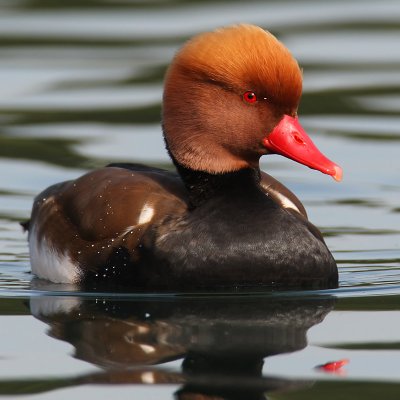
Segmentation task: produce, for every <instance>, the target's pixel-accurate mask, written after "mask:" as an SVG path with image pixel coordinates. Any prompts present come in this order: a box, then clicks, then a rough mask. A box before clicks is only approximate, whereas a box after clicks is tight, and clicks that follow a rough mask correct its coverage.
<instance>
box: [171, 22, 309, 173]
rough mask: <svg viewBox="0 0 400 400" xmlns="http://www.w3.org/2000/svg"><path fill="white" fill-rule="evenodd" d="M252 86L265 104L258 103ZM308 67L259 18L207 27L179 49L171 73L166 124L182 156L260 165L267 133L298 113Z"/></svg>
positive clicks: (224, 167) (211, 164)
mask: <svg viewBox="0 0 400 400" xmlns="http://www.w3.org/2000/svg"><path fill="white" fill-rule="evenodd" d="M246 91H252V92H255V93H257V95H258V96H259V97H260V99H261V98H262V99H263V100H265V101H264V105H261V103H260V104H259V105H257V107H253V109H252V110H250V108H249V107H245V106H244V105H243V101H242V95H243V93H245V92H246ZM301 91H302V73H301V70H300V68H299V66H298V64H297V62H296V60H295V59H294V58H293V57H292V55H291V54H290V52H289V50H287V49H286V47H285V46H284V45H283V44H282V43H281V42H279V41H278V40H277V39H276V38H275V37H274V36H273V35H272V34H270V33H268V32H266V31H264V30H263V29H261V28H259V27H257V26H253V25H235V26H230V27H226V28H221V29H218V30H215V31H213V32H209V33H204V34H200V35H198V36H196V37H194V38H193V39H191V40H189V41H188V42H187V43H186V44H185V45H184V46H183V47H182V49H181V50H180V51H179V52H178V53H177V54H176V56H175V58H174V60H173V62H172V64H171V66H170V68H169V70H168V72H167V75H166V79H165V90H164V106H163V124H164V133H165V137H166V141H167V145H168V148H169V150H170V152H171V154H172V155H173V157H174V158H175V160H176V161H178V162H179V163H181V164H183V165H185V166H186V167H190V168H192V169H197V170H205V171H208V172H213V173H219V172H227V171H233V170H237V169H240V168H244V167H254V166H256V165H258V159H259V157H260V156H261V155H262V154H265V148H262V145H261V141H262V138H263V137H265V135H266V134H268V132H269V131H271V130H272V128H273V127H274V126H275V124H276V123H277V122H278V120H279V119H280V118H281V117H282V115H283V113H290V114H294V113H295V112H296V110H297V107H298V104H299V101H300V97H301Z"/></svg>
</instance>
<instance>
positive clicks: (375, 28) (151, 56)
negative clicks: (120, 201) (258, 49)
mask: <svg viewBox="0 0 400 400" xmlns="http://www.w3.org/2000/svg"><path fill="white" fill-rule="evenodd" d="M0 11H1V12H0V88H1V91H0V93H1V96H0V168H1V171H2V173H1V177H0V319H1V326H2V328H1V330H0V339H1V340H0V343H1V345H0V376H1V378H0V394H2V395H5V396H14V395H16V394H19V395H21V396H22V398H33V397H34V396H35V395H37V394H40V398H44V399H46V398H52V399H53V398H56V399H64V398H68V399H69V398H71V397H72V396H75V397H76V398H79V399H80V398H88V397H89V396H90V397H96V398H100V399H101V398H109V397H110V396H114V397H116V398H132V397H134V398H135V399H142V398H143V399H153V398H154V399H161V398H162V399H164V398H165V399H172V398H179V399H194V398H196V399H207V398H226V399H239V398H240V399H241V398H246V399H263V398H265V397H266V396H267V397H269V398H274V399H306V398H307V399H314V398H315V399H321V398H324V399H330V398H332V399H333V398H335V399H336V398H341V399H356V398H362V399H375V398H377V397H378V396H381V397H384V398H387V399H398V397H399V393H400V367H399V365H400V352H399V349H400V344H399V337H400V323H399V321H400V318H399V317H400V250H399V249H400V228H399V227H400V201H399V200H400V181H399V174H400V158H399V156H398V154H399V150H400V146H399V141H400V128H399V127H400V117H399V115H400V114H399V111H400V94H399V93H400V91H399V87H400V74H399V70H400V47H399V45H398V43H399V41H400V23H399V21H400V5H399V3H398V1H395V0H393V1H388V0H385V1H380V2H373V1H361V0H359V1H358V0H350V1H336V2H318V1H312V0H309V1H305V0H301V1H279V2H278V1H270V2H265V1H259V2H258V1H251V2H239V1H218V2H211V1H210V2H208V1H201V2H200V1H185V2H184V1H172V0H171V1H168V0H164V1H161V0H159V1H157V0H154V1H151V2H141V1H134V0H131V1H130V0H120V1H101V0H86V1H79V2H77V1H76V2H75V1H69V2H56V1H54V2H53V1H51V0H25V1H24V0H21V1H2V2H1V3H0ZM237 22H250V23H256V24H259V25H260V26H262V27H264V28H266V29H269V30H271V31H272V32H273V33H274V34H276V35H278V36H279V38H280V39H281V40H282V41H284V42H285V44H286V45H287V46H288V47H289V48H290V50H291V51H292V52H293V54H294V55H295V56H296V57H297V58H298V60H299V62H300V64H301V66H302V68H303V69H304V96H303V100H302V103H301V108H300V112H299V114H300V120H301V122H302V124H303V125H304V127H305V128H306V130H307V131H308V132H309V133H310V134H311V136H312V137H313V139H314V140H315V142H316V144H317V145H318V146H319V147H320V148H321V150H322V151H323V152H324V153H326V154H327V155H328V156H329V158H331V159H333V160H335V161H336V162H338V163H339V164H340V165H341V166H342V167H343V169H344V173H345V174H344V180H343V182H342V183H340V184H337V183H335V182H334V181H333V180H330V179H328V178H327V177H326V176H323V175H322V174H320V173H318V172H315V171H311V170H309V169H308V168H305V167H303V166H300V165H297V164H294V163H293V162H291V161H289V160H285V159H283V158H280V157H277V156H269V157H266V158H264V159H263V162H262V167H263V169H264V170H266V171H268V172H269V173H271V174H272V175H274V176H276V177H277V178H278V179H279V180H281V181H282V182H284V183H285V184H286V185H287V186H289V187H290V188H291V189H292V190H293V191H294V192H295V193H296V194H297V195H298V197H299V198H300V199H301V200H302V201H303V202H304V204H305V206H306V208H307V211H308V213H309V217H310V219H311V221H313V222H314V223H315V224H316V225H317V226H318V227H319V228H320V229H321V231H322V232H323V234H324V236H325V239H326V242H327V244H328V246H329V248H330V249H331V250H332V252H333V254H334V256H335V258H336V260H337V262H338V265H339V272H340V287H339V288H338V289H335V290H329V291H316V292H303V293H299V292H296V293H293V292H291V293H258V294H253V295H251V294H248V295H241V296H227V295H224V296H155V295H147V296H143V295H135V294H132V293H126V294H115V293H82V292H79V291H77V289H76V288H74V287H68V286H61V285H49V284H48V283H44V282H40V281H36V280H32V276H31V274H30V267H29V257H28V249H27V245H26V237H25V234H23V233H22V231H21V229H20V226H19V225H18V222H19V221H22V220H24V219H26V218H28V216H29V213H30V207H31V204H32V199H33V197H34V196H35V195H36V194H37V193H38V192H40V191H41V190H42V189H43V188H45V187H46V186H48V185H50V184H52V183H55V182H58V181H61V180H65V179H71V178H74V177H77V176H78V175H80V174H82V173H83V172H84V171H87V170H88V169H91V168H94V167H98V166H102V165H104V164H106V163H109V162H112V161H132V162H145V163H148V164H152V165H155V166H162V167H170V166H171V164H170V162H169V159H168V157H167V154H166V152H165V150H164V144H163V140H162V137H161V128H160V106H161V95H162V79H163V74H164V72H165V69H166V67H167V65H168V64H169V62H170V59H171V57H172V56H173V54H174V52H175V51H176V49H177V48H178V47H179V46H180V45H181V44H182V43H183V41H184V40H186V39H187V38H189V37H190V36H192V35H193V34H195V33H197V32H201V31H203V30H208V29H212V28H214V27H217V26H220V25H226V24H230V23H237ZM343 358H346V359H349V364H348V365H347V366H345V367H344V368H343V370H342V371H341V372H340V373H335V374H328V373H325V372H323V371H321V370H320V369H318V368H316V367H317V366H318V365H321V364H324V363H326V362H328V361H332V360H339V359H343Z"/></svg>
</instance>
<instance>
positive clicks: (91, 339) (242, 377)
mask: <svg viewBox="0 0 400 400" xmlns="http://www.w3.org/2000/svg"><path fill="white" fill-rule="evenodd" d="M334 304H335V300H334V299H333V298H314V299H313V298H306V297H303V298H294V297H293V298H288V299H282V298H280V299H275V298H271V297H265V296H230V297H224V296H216V297H215V296H214V297H205V296H204V297H203V296H202V297H175V298H162V299H154V298H151V299H124V300H121V299H120V300H116V299H112V298H109V299H107V298H104V299H103V298H102V299H83V298H78V297H75V298H74V297H70V296H66V297H36V298H35V297H33V298H32V299H31V300H30V307H31V312H32V314H33V315H34V316H35V317H36V318H38V319H40V320H41V321H44V322H45V323H47V324H48V325H49V327H50V330H49V332H48V334H49V335H50V336H52V337H54V338H56V339H59V340H63V341H66V342H68V343H70V344H72V345H73V346H74V348H75V354H74V355H75V357H76V358H78V359H81V360H84V361H88V362H90V363H92V364H95V365H97V366H100V367H101V368H103V369H104V372H102V373H96V374H90V375H86V376H84V377H80V378H79V379H78V380H75V381H74V385H77V384H82V383H89V382H91V383H93V382H97V383H144V384H149V383H151V384H160V383H175V384H181V387H180V389H179V390H178V391H177V392H176V398H178V399H211V398H213V399H214V398H221V399H242V398H243V399H244V398H246V399H263V398H265V396H264V393H265V392H270V391H276V390H279V391H287V390H291V389H294V388H296V389H298V388H299V387H302V386H308V385H309V384H310V383H309V382H306V381H294V380H285V379H276V378H273V377H271V376H268V375H265V369H266V370H268V361H264V359H265V358H266V357H269V356H272V355H276V354H281V353H290V352H294V351H298V350H301V349H303V348H305V347H306V346H307V338H306V333H307V330H308V329H309V328H310V327H312V326H314V325H316V324H318V323H320V322H322V321H323V319H324V318H325V316H326V315H327V314H328V313H329V312H330V311H331V310H332V309H333V307H334ZM178 359H183V362H182V367H181V371H178V372H177V371H170V370H169V369H166V368H160V367H156V368H155V367H149V366H154V365H159V364H162V363H165V362H167V361H171V360H178ZM264 362H265V363H266V368H265V367H264ZM69 384H71V382H69Z"/></svg>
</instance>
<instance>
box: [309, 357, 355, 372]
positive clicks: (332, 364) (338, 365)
mask: <svg viewBox="0 0 400 400" xmlns="http://www.w3.org/2000/svg"><path fill="white" fill-rule="evenodd" d="M349 362H350V360H348V359H347V358H344V359H343V360H338V361H329V362H327V363H326V364H323V365H318V366H317V367H315V368H317V369H320V370H321V371H324V372H334V373H335V372H341V371H340V370H341V369H342V368H343V367H344V366H345V365H347V364H348V363H349Z"/></svg>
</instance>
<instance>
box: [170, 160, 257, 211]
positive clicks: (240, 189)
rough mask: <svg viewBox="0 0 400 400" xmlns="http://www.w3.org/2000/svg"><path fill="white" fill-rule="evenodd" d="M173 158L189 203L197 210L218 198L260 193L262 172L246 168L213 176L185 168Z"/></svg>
mask: <svg viewBox="0 0 400 400" xmlns="http://www.w3.org/2000/svg"><path fill="white" fill-rule="evenodd" d="M171 158H172V160H173V162H174V164H175V166H176V169H177V171H178V173H179V175H180V176H181V178H182V181H183V183H184V184H185V187H186V189H187V191H188V193H189V203H190V206H191V207H192V208H196V207H198V206H200V205H202V204H204V203H205V202H207V201H208V200H210V199H212V198H215V197H218V196H221V195H222V196H229V197H234V196H244V195H250V194H251V193H252V192H253V191H257V192H258V191H259V190H260V189H259V182H260V170H259V169H253V168H244V169H240V170H238V171H234V172H226V173H220V174H211V173H208V172H205V171H196V170H193V169H190V168H187V167H184V166H183V165H182V164H180V163H179V162H178V161H176V160H175V159H174V157H173V156H172V155H171Z"/></svg>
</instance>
